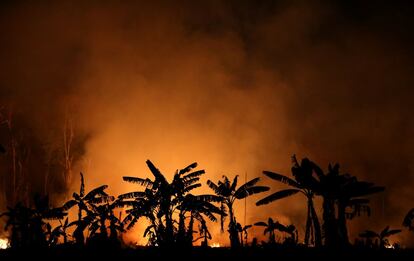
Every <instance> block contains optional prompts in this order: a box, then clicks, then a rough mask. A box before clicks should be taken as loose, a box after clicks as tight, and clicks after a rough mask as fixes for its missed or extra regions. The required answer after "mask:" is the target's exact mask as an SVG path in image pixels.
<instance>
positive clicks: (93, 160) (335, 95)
mask: <svg viewBox="0 0 414 261" xmlns="http://www.w3.org/2000/svg"><path fill="white" fill-rule="evenodd" d="M413 13H414V4H413V3H412V2H410V1H150V2H146V3H143V2H138V1H2V3H1V10H0V35H1V39H2V40H1V41H0V106H3V108H2V113H3V114H5V113H6V112H7V111H8V110H10V108H12V110H13V112H14V115H15V121H16V132H17V133H19V137H21V140H22V143H25V144H30V145H28V146H29V147H30V148H31V151H32V153H31V156H30V159H29V163H27V173H30V174H26V175H27V178H28V179H29V180H31V181H32V182H31V184H32V187H31V188H30V190H31V191H36V190H41V189H42V180H43V176H42V175H44V173H45V168H47V164H46V158H47V157H46V156H45V153H44V151H45V150H48V151H52V152H53V153H52V154H53V155H59V153H60V152H59V151H60V150H61V148H60V146H61V129H62V125H63V122H64V118H65V117H66V116H65V115H68V113H69V114H70V115H71V116H70V117H71V118H73V120H74V122H75V133H76V146H75V150H76V153H75V161H76V162H75V164H74V172H77V171H78V170H84V171H85V169H87V170H88V172H89V173H90V174H89V180H90V183H91V185H93V184H100V183H109V185H110V186H111V187H112V188H113V189H114V190H113V192H114V193H119V192H121V191H124V190H125V189H126V188H127V187H125V186H124V184H122V182H121V179H120V177H121V176H123V175H125V174H128V175H138V174H136V173H137V172H139V173H147V171H146V169H145V164H144V161H145V160H146V159H147V158H151V159H153V160H154V161H155V162H156V163H158V164H159V166H160V168H161V169H165V170H166V171H168V172H171V173H172V172H173V171H174V169H175V168H179V167H180V166H183V165H185V164H186V163H188V162H190V161H194V160H197V161H199V162H200V164H201V166H202V167H203V168H205V169H206V170H207V172H208V173H209V174H208V175H209V178H211V176H215V177H217V178H219V177H221V175H222V174H224V173H231V175H233V174H241V175H243V173H244V172H246V171H247V173H248V174H249V175H251V176H257V175H260V172H261V171H262V170H264V169H269V170H274V171H279V172H283V173H288V172H289V168H290V156H291V155H292V154H293V153H296V154H297V155H298V156H299V157H305V156H307V157H309V158H311V159H313V160H314V161H316V162H318V163H320V165H321V166H323V167H326V166H327V164H328V162H340V163H341V165H342V166H343V168H344V171H347V172H350V173H351V174H353V175H356V176H358V177H360V178H361V179H366V180H368V181H373V182H375V183H377V184H380V185H385V186H386V187H387V190H386V192H385V193H384V194H382V195H381V196H376V197H374V199H373V215H374V216H373V217H372V218H371V219H368V218H360V219H359V220H355V221H352V222H351V223H352V224H351V226H353V230H352V231H359V230H361V229H362V228H367V226H369V228H372V229H380V228H382V227H384V226H385V224H390V225H392V226H394V227H398V226H400V225H401V224H400V223H401V221H402V218H403V216H404V214H405V213H406V212H407V211H408V210H409V209H410V208H412V207H414V194H413V190H412V188H413V186H414V161H413V156H412V155H413V149H414V138H413V133H414V121H413V120H412V112H413V109H414V108H413V106H414V105H413V104H414V103H413V102H412V99H413V97H414V88H413V86H414V76H413V71H414V70H413V69H414V59H413V58H414V57H413V56H414V52H413V49H412V46H414V34H413V32H414V16H413V15H412V14H413ZM0 108H1V107H0ZM0 134H1V136H0V138H1V139H0V141H1V142H3V143H4V144H7V142H8V141H7V139H8V135H7V130H6V129H5V126H4V124H3V125H2V126H1V129H0ZM47 148H49V149H47ZM56 157H58V156H56ZM4 164H7V163H4ZM54 164H55V165H58V159H55V161H54ZM53 171H55V172H54V174H53V175H54V176H55V179H54V181H53V182H54V183H55V185H56V187H55V188H58V189H57V191H55V192H57V193H60V194H61V193H62V191H64V189H63V188H62V185H59V184H60V183H59V179H60V178H59V177H60V176H59V175H60V174H59V173H60V172H59V168H58V167H56V169H54V170H53ZM114 173H115V174H114ZM1 175H4V177H5V178H4V181H3V182H4V183H5V184H7V182H8V179H9V176H8V175H9V174H8V172H7V167H5V169H4V171H2V174H1ZM263 181H264V182H269V180H266V179H263ZM269 185H272V186H273V187H274V189H276V188H280V187H281V186H279V185H278V184H273V183H270V182H269ZM74 186H76V184H74ZM52 192H53V191H52ZM251 203H252V204H253V203H254V202H251ZM252 207H253V206H252ZM303 207H304V200H303V199H300V198H294V199H292V200H287V201H284V202H282V201H281V202H280V203H275V204H273V205H271V206H267V207H265V208H263V211H258V214H257V213H255V216H254V215H249V221H251V222H254V221H257V219H263V218H266V217H267V216H269V215H270V214H271V215H275V216H277V217H279V218H280V219H281V220H286V221H290V222H293V223H300V222H302V223H303V220H304V215H305V211H304V210H303ZM408 237H409V235H408V233H406V234H403V235H402V237H401V240H404V239H405V241H403V242H405V243H406V244H410V243H409V242H413V239H412V235H411V239H408ZM351 238H352V237H351ZM410 240H411V241H410ZM411 244H412V243H411Z"/></svg>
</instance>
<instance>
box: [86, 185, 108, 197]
mask: <svg viewBox="0 0 414 261" xmlns="http://www.w3.org/2000/svg"><path fill="white" fill-rule="evenodd" d="M107 188H108V185H102V186H99V187H97V188H94V189H93V190H91V191H89V193H88V194H86V196H85V200H90V199H92V198H93V197H95V196H96V195H103V196H106V195H107V194H106V193H105V192H104V190H105V189H107Z"/></svg>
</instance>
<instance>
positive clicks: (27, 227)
mask: <svg viewBox="0 0 414 261" xmlns="http://www.w3.org/2000/svg"><path fill="white" fill-rule="evenodd" d="M7 209H8V211H6V212H4V213H2V214H1V215H0V217H2V216H6V217H7V221H6V225H5V230H8V229H9V228H10V227H11V238H10V246H11V247H13V248H22V247H23V248H25V247H46V246H47V245H48V241H47V238H46V236H47V230H48V225H47V223H46V222H45V221H44V220H53V219H54V220H57V219H62V218H63V217H64V216H65V215H66V213H64V212H63V209H62V208H50V206H49V198H48V197H47V196H46V197H40V196H35V198H34V208H30V207H26V206H24V205H23V204H21V203H17V204H16V205H15V207H13V208H11V207H8V208H7Z"/></svg>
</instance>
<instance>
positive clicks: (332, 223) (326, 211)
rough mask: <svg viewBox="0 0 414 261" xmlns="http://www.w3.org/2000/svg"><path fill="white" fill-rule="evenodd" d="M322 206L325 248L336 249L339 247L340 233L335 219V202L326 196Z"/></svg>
mask: <svg viewBox="0 0 414 261" xmlns="http://www.w3.org/2000/svg"><path fill="white" fill-rule="evenodd" d="M322 205H323V222H324V223H323V229H324V234H325V246H327V247H336V246H337V245H338V238H337V234H338V231H337V225H336V218H335V201H334V200H333V199H331V198H329V197H326V196H324V199H323V204H322Z"/></svg>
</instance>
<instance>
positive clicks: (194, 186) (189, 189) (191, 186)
mask: <svg viewBox="0 0 414 261" xmlns="http://www.w3.org/2000/svg"><path fill="white" fill-rule="evenodd" d="M198 187H201V184H200V183H196V184H193V185H190V186H188V187H186V188H185V189H184V193H187V192H190V191H191V190H193V189H195V188H198Z"/></svg>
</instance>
